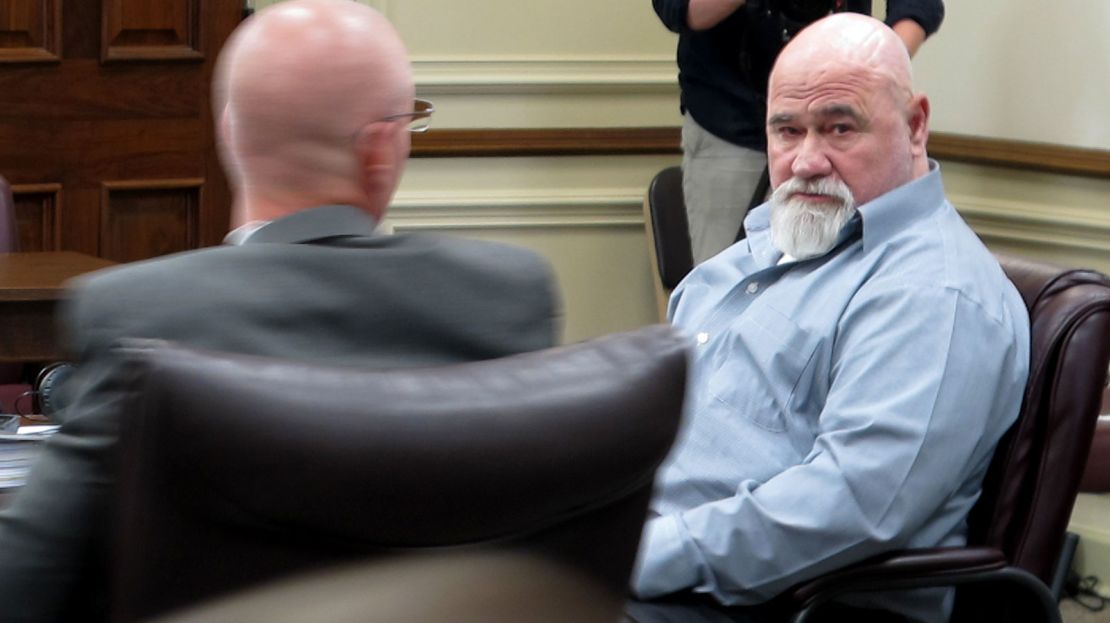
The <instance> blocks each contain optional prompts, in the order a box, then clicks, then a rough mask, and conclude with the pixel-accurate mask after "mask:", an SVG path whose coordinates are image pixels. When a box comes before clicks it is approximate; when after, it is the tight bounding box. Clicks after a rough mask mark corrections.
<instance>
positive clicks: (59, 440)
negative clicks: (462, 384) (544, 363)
mask: <svg viewBox="0 0 1110 623" xmlns="http://www.w3.org/2000/svg"><path fill="white" fill-rule="evenodd" d="M351 210H353V209H351V208H345V209H343V208H336V207H329V208H322V209H319V210H311V211H308V212H304V213H301V214H299V215H294V217H288V220H287V219H282V220H281V221H276V222H274V223H272V224H271V225H269V226H267V227H266V228H263V229H261V230H259V231H258V232H256V233H255V234H254V235H252V236H251V238H250V239H249V240H248V241H247V242H246V243H245V244H242V245H240V246H223V247H218V248H211V249H204V250H200V251H194V252H188V253H182V254H178V255H173V256H169V257H165V258H161V259H155V260H150V261H146V262H140V263H135V264H129V265H126V266H123V267H120V268H118V269H111V270H107V271H102V272H99V273H96V274H94V275H92V276H90V277H88V278H85V279H82V280H80V281H79V282H77V283H76V284H74V285H73V288H72V296H71V297H70V299H69V301H68V302H67V304H66V305H65V306H64V309H63V316H62V320H63V328H64V330H65V331H66V335H67V337H68V343H69V344H70V345H71V347H72V350H73V354H74V357H75V358H76V360H77V361H78V364H79V365H78V371H77V372H76V373H75V375H74V376H73V377H72V378H71V379H70V381H69V385H68V387H67V389H69V390H71V391H72V392H73V395H72V399H71V406H70V407H68V409H67V412H66V415H65V420H64V424H63V426H62V428H61V430H60V431H58V433H56V434H55V435H54V437H53V438H51V439H50V441H49V442H48V443H47V444H46V446H45V448H44V450H43V454H42V456H41V457H40V458H39V460H38V462H37V463H36V465H35V468H34V470H33V472H32V474H31V476H30V478H29V480H28V482H27V485H26V486H25V487H24V488H23V490H22V491H20V493H19V495H18V496H16V498H15V500H13V502H12V504H11V506H10V507H9V508H7V509H5V510H4V511H3V512H0V622H8V621H36V622H38V621H96V620H102V619H103V618H104V615H105V608H106V598H107V589H106V586H107V584H106V580H107V574H108V566H107V563H108V559H109V553H110V552H109V551H108V547H109V536H110V535H109V516H108V515H109V512H110V504H111V499H112V495H113V491H112V480H113V478H112V469H113V466H112V449H113V447H114V442H115V439H116V437H117V429H118V425H119V413H118V411H117V409H116V405H117V404H118V403H119V402H120V401H121V400H122V391H120V389H119V388H118V387H115V386H114V383H115V382H114V380H113V376H114V375H113V374H112V371H113V370H114V369H115V368H116V362H115V361H114V360H113V359H114V357H115V355H114V354H113V353H112V351H111V347H112V345H113V344H115V343H116V342H117V341H118V340H119V339H120V338H124V337H149V338H159V339H166V340H172V341H176V342H179V343H183V344H188V345H191V346H195V347H201V348H207V349H214V350H223V351H230V352H238V353H246V354H257V355H265V356H273V357H284V358H289V359H296V360H303V361H317V362H323V363H327V364H331V365H351V366H361V367H379V368H387V367H410V366H429V365H441V364H449V363H454V362H462V361H470V360H477V359H488V358H494V357H501V356H505V355H510V354H513V353H518V352H523V351H528V350H536V349H541V348H545V347H549V346H552V345H553V344H554V343H555V339H556V324H557V315H558V313H557V303H556V296H555V288H554V280H553V277H552V274H551V272H550V269H549V267H548V266H547V264H546V263H545V262H544V261H543V260H542V259H540V258H539V257H538V256H537V255H535V254H533V253H532V252H530V251H526V250H524V249H519V248H514V247H509V246H504V245H497V244H492V243H485V242H476V241H470V240H464V239H456V238H448V237H439V236H433V235H398V236H376V235H366V234H368V233H371V230H372V229H373V223H372V222H368V221H367V220H366V218H365V217H362V216H361V214H358V213H354V212H352V211H351ZM122 494H126V493H125V492H123V493H122ZM151 555H154V556H156V555H157V552H151ZM167 580H168V581H172V579H170V578H167Z"/></svg>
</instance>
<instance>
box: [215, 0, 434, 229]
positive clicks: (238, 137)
mask: <svg viewBox="0 0 1110 623" xmlns="http://www.w3.org/2000/svg"><path fill="white" fill-rule="evenodd" d="M214 91H215V93H214V95H215V96H214V105H215V107H216V110H215V113H216V119H218V120H219V123H220V135H221V137H222V139H223V140H222V153H223V156H224V158H225V165H226V166H227V168H228V173H229V177H230V178H231V181H232V183H233V185H234V186H235V190H236V210H235V215H234V220H236V221H239V222H245V221H247V220H255V219H269V218H276V217H279V216H282V215H284V214H287V213H290V212H293V211H296V210H298V209H304V208H309V207H314V206H315V205H320V204H324V203H348V204H352V205H356V206H358V207H361V208H363V209H365V210H366V211H368V212H371V213H373V214H375V215H379V216H380V214H381V212H383V211H384V209H385V206H386V204H388V202H389V200H390V197H391V196H392V193H393V190H394V189H395V187H396V184H397V182H398V181H399V177H400V172H401V170H402V169H403V165H404V161H405V159H406V158H407V156H408V149H409V138H408V135H407V132H405V127H404V122H403V121H399V122H381V121H380V120H381V119H383V118H384V117H387V116H389V115H395V114H399V113H404V112H409V111H411V110H412V107H413V98H414V94H415V93H414V87H413V81H412V75H411V70H410V67H409V61H408V56H407V53H406V51H405V47H404V45H403V43H402V42H401V39H400V37H399V36H398V34H397V32H396V30H395V29H394V28H393V26H392V25H390V24H389V22H388V21H387V20H386V19H385V18H384V17H383V16H382V15H380V14H379V13H378V12H376V11H374V10H373V9H371V8H370V7H367V6H365V5H362V4H359V3H356V2H351V1H350V0H290V1H288V2H282V3H279V4H275V5H272V6H270V7H268V8H266V9H263V10H262V11H259V12H258V13H257V14H255V15H254V16H252V17H251V18H249V19H248V20H246V21H245V22H244V23H243V25H241V26H240V27H239V28H238V29H237V30H236V31H235V33H234V34H233V35H232V37H231V39H229V41H228V43H227V45H226V46H225V48H224V50H223V52H222V53H221V55H220V60H219V63H218V65H217V72H216V78H215V83H214ZM233 224H234V223H233Z"/></svg>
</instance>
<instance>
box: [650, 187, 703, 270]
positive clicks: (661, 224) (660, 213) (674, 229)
mask: <svg viewBox="0 0 1110 623" xmlns="http://www.w3.org/2000/svg"><path fill="white" fill-rule="evenodd" d="M646 207H647V209H648V210H647V211H648V214H647V215H646V216H647V218H646V219H645V220H646V221H647V225H648V234H649V241H650V242H651V248H652V251H653V252H654V260H655V265H656V267H657V271H658V274H659V279H660V281H661V283H662V284H663V287H664V288H665V289H666V290H667V291H670V290H673V289H674V288H675V286H677V285H678V282H680V281H682V278H683V277H685V276H686V273H688V272H690V270H691V269H692V268H693V267H694V256H693V253H692V252H691V251H690V228H689V225H688V223H687V221H686V200H685V199H684V198H683V195H682V167H668V168H666V169H663V170H662V171H660V172H659V173H657V174H656V175H655V177H654V178H652V180H651V184H650V185H649V186H648V193H647V202H646Z"/></svg>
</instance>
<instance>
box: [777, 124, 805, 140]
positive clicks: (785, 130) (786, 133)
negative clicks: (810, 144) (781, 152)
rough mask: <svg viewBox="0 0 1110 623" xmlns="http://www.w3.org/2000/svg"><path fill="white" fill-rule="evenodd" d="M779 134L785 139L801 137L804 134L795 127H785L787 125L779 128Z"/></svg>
mask: <svg viewBox="0 0 1110 623" xmlns="http://www.w3.org/2000/svg"><path fill="white" fill-rule="evenodd" d="M778 132H779V135H780V136H783V137H785V138H791V137H794V136H800V135H801V134H802V131H801V130H799V129H798V128H793V127H790V126H785V125H784V126H779V129H778Z"/></svg>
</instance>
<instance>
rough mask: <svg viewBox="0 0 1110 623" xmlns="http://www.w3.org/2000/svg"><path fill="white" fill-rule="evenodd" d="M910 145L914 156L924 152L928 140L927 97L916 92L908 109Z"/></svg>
mask: <svg viewBox="0 0 1110 623" xmlns="http://www.w3.org/2000/svg"><path fill="white" fill-rule="evenodd" d="M909 124H910V145H911V148H912V151H913V154H914V155H915V156H918V155H923V154H924V153H925V144H926V143H928V142H929V98H927V97H925V94H924V93H918V94H917V95H914V96H913V100H911V101H910V110H909Z"/></svg>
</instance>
